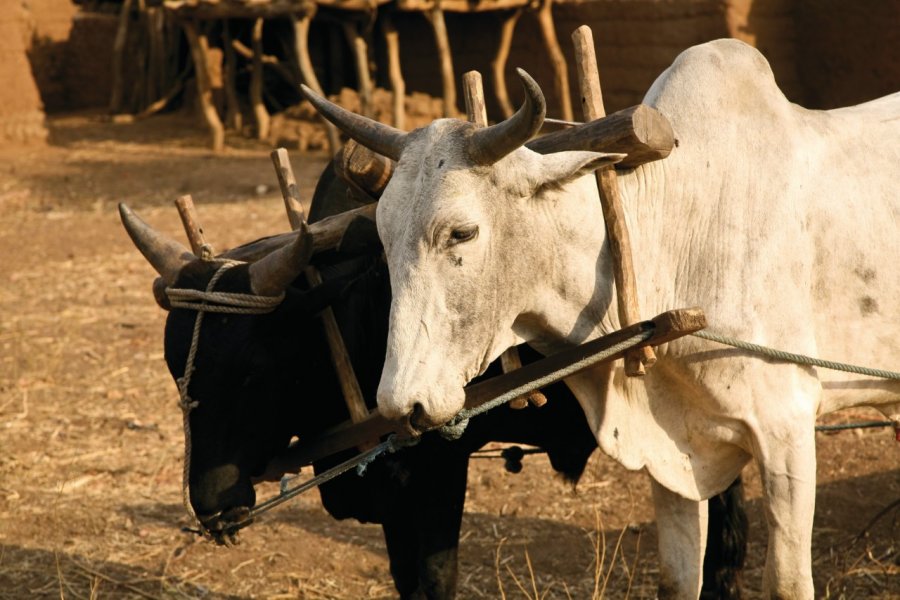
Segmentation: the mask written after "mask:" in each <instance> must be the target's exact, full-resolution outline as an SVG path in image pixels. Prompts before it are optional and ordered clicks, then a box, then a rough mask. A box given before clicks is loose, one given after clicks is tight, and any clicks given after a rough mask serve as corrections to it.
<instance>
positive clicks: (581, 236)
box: [514, 163, 657, 353]
mask: <svg viewBox="0 0 900 600" xmlns="http://www.w3.org/2000/svg"><path fill="white" fill-rule="evenodd" d="M656 168H657V166H656V165H655V164H653V163H651V164H648V165H644V166H642V167H639V168H638V169H635V170H632V171H626V172H624V173H622V174H620V175H619V177H618V185H619V191H620V193H621V196H622V202H623V205H624V209H625V215H626V221H627V222H628V226H629V229H630V232H631V234H632V240H633V241H635V240H645V239H648V235H641V232H639V231H636V229H637V227H636V226H637V225H638V224H640V225H645V223H643V222H641V219H640V216H639V215H637V213H639V212H644V211H643V210H640V209H642V208H646V206H645V205H646V204H648V203H650V202H652V200H651V198H652V197H653V196H654V192H653V190H652V189H649V187H652V186H651V184H650V182H653V181H655V180H656V179H657V177H656V176H654V175H651V173H650V171H652V170H655V169H656ZM552 194H553V195H552V197H551V196H550V194H548V197H546V198H544V200H545V201H546V200H549V201H551V205H552V206H554V210H553V211H542V214H543V215H546V218H545V220H544V221H545V222H544V225H543V226H544V227H545V228H546V230H545V232H544V234H545V235H546V237H545V238H544V239H555V240H557V241H558V244H557V245H556V246H555V247H553V249H552V251H551V252H545V256H546V259H547V262H546V264H544V265H543V267H544V268H543V269H542V272H543V273H545V274H546V280H545V282H544V284H542V285H540V286H539V289H537V290H536V292H535V297H534V298H533V300H532V303H531V304H530V306H529V308H528V310H526V311H525V312H524V313H523V314H522V315H520V317H519V318H518V319H517V320H516V323H515V325H514V329H515V332H516V334H517V335H518V336H519V337H520V338H522V339H524V340H525V341H528V342H530V343H531V344H532V345H534V346H535V347H536V348H538V349H539V350H541V351H542V352H545V353H548V352H555V351H558V350H559V349H561V348H563V347H568V346H572V345H577V344H581V343H584V342H586V341H589V340H591V339H594V338H597V337H600V336H602V335H606V334H608V333H610V332H612V331H615V330H617V329H620V328H621V326H622V325H621V323H622V322H621V320H620V318H619V311H618V303H617V300H616V297H617V296H616V294H617V291H616V286H615V279H614V275H613V267H612V264H613V263H612V255H611V252H610V249H609V244H608V240H607V233H606V224H605V221H604V218H603V210H602V207H601V204H600V199H599V195H598V192H597V186H596V180H595V177H594V175H589V176H586V177H583V178H581V179H579V180H577V181H575V182H573V183H572V184H570V185H568V186H566V187H565V188H564V189H562V190H559V191H555V192H552ZM646 225H647V226H648V229H649V228H652V226H653V225H652V223H646ZM645 233H646V232H645ZM636 234H637V235H636ZM650 237H652V235H651V236H650ZM638 243H640V242H638ZM642 308H644V307H643V305H642ZM651 308H653V307H649V306H648V307H646V309H651Z"/></svg>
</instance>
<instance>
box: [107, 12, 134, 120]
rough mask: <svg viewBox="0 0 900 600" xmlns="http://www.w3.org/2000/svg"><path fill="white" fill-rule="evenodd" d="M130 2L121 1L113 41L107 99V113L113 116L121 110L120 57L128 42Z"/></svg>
mask: <svg viewBox="0 0 900 600" xmlns="http://www.w3.org/2000/svg"><path fill="white" fill-rule="evenodd" d="M131 2H132V0H123V2H122V8H121V9H120V11H119V25H118V27H117V28H116V38H115V40H114V41H113V55H112V93H111V94H110V98H109V112H111V113H113V114H115V113H117V112H119V111H120V110H122V56H123V55H124V54H125V42H126V41H127V40H128V22H129V20H130V19H131Z"/></svg>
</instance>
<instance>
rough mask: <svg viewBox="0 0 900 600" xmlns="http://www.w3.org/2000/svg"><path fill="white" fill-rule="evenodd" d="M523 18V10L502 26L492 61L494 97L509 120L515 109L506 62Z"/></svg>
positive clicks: (515, 13) (510, 15) (516, 12)
mask: <svg viewBox="0 0 900 600" xmlns="http://www.w3.org/2000/svg"><path fill="white" fill-rule="evenodd" d="M521 16H522V9H521V8H517V9H516V10H514V11H512V12H510V13H509V16H507V17H506V18H505V19H503V23H502V24H501V25H500V42H499V43H498V44H497V54H496V55H494V60H492V61H491V73H492V74H493V78H494V95H495V96H497V102H498V103H499V104H500V110H501V112H502V113H503V117H504V118H506V119H508V118H509V117H511V116H512V114H513V112H515V109H514V108H513V105H512V102H510V101H509V91H507V89H506V61H507V60H508V59H509V49H510V47H511V46H512V38H513V32H514V31H515V29H516V23H517V22H518V21H519V17H521Z"/></svg>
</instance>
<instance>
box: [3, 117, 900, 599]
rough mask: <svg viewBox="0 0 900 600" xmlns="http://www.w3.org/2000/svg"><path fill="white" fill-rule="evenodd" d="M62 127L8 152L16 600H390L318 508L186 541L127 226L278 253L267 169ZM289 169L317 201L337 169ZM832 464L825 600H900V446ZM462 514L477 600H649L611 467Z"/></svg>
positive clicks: (247, 145)
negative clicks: (177, 205)
mask: <svg viewBox="0 0 900 600" xmlns="http://www.w3.org/2000/svg"><path fill="white" fill-rule="evenodd" d="M49 127H50V142H49V146H47V147H46V148H24V149H22V148H3V149H0V598H42V597H54V598H55V597H61V598H73V599H74V598H390V597H393V596H394V593H393V587H392V583H391V579H390V575H389V573H388V566H387V558H386V552H385V547H384V542H383V540H382V538H381V532H380V528H379V527H377V526H372V525H359V524H357V523H355V522H337V521H334V520H332V519H331V518H330V517H329V516H328V515H327V514H326V513H325V512H324V510H323V509H322V507H321V505H320V503H319V500H318V497H317V495H316V494H314V493H313V494H310V495H308V496H305V497H303V498H301V499H300V500H298V501H296V502H294V503H293V504H289V505H288V506H286V507H283V508H281V509H279V510H278V511H275V512H274V513H272V514H271V515H270V516H268V517H266V518H265V519H264V520H262V521H261V522H260V523H258V524H256V525H254V526H253V527H251V528H249V529H248V530H246V531H245V532H243V535H242V544H241V545H239V546H237V547H236V548H223V547H216V546H214V545H213V544H212V543H211V542H207V541H204V540H199V539H197V538H195V537H193V536H191V535H190V534H186V533H182V532H181V531H180V528H181V527H182V526H184V525H187V524H188V519H187V516H186V514H185V512H184V509H183V508H182V505H181V497H180V483H181V455H182V432H181V417H180V412H179V410H178V408H177V407H176V390H175V385H174V384H173V382H172V381H171V379H170V377H169V375H168V373H167V371H166V368H165V364H164V362H163V359H162V356H163V355H162V332H163V322H164V319H165V313H164V312H163V311H162V310H160V309H159V308H157V306H156V304H155V303H154V301H153V298H152V295H151V292H150V283H151V281H152V278H153V273H152V270H151V269H150V267H149V266H148V265H147V264H146V263H145V262H144V260H143V259H142V258H141V257H140V255H139V254H138V253H137V251H136V250H135V249H134V248H133V247H132V245H131V243H130V242H129V240H128V239H127V237H126V235H125V234H124V231H123V230H122V228H121V226H120V224H119V221H118V216H117V214H116V211H115V206H116V203H117V202H119V201H126V202H128V203H129V204H130V205H132V206H133V207H135V208H138V209H140V212H141V214H142V215H143V217H144V218H145V219H146V220H148V221H149V222H150V223H152V224H153V225H154V226H156V227H158V228H159V229H161V230H163V231H165V232H167V233H169V234H172V235H178V236H182V233H181V231H180V225H179V222H178V219H177V216H176V213H175V210H174V208H173V207H172V201H173V200H174V199H175V198H176V197H177V196H178V195H181V194H185V193H191V194H193V196H194V199H195V202H196V203H197V206H198V210H199V212H200V217H201V219H202V222H203V224H204V229H205V231H206V233H207V237H208V239H209V240H210V241H211V242H212V243H213V244H215V245H216V247H217V248H218V249H220V250H221V249H224V248H227V247H229V246H232V245H235V244H237V243H239V242H243V241H248V240H250V239H254V238H256V237H259V236H261V235H264V234H269V233H275V232H280V231H284V230H286V229H287V228H288V225H287V221H286V219H285V217H284V213H283V210H282V208H281V202H280V198H279V196H278V194H277V184H276V181H275V177H274V173H273V170H272V167H271V164H270V162H269V159H268V151H269V149H270V148H268V147H266V146H265V145H263V144H261V143H257V142H251V141H247V140H243V139H237V138H229V140H228V143H229V146H230V148H229V150H227V151H226V152H225V153H223V154H221V155H212V154H211V153H210V152H209V151H207V150H206V136H205V133H204V132H203V131H202V130H201V129H198V128H197V127H196V126H195V125H194V123H193V122H192V121H188V120H186V119H185V118H184V117H182V116H177V115H175V116H159V117H155V118H153V119H150V120H148V121H144V122H139V123H135V124H111V123H108V122H105V121H104V120H103V119H102V118H100V117H99V116H92V115H84V114H81V115H71V116H65V117H55V118H52V119H51V120H50V123H49ZM293 158H294V161H293V162H294V168H295V170H296V171H297V174H298V177H299V179H300V184H301V188H302V191H303V193H304V195H305V196H306V197H309V196H310V195H311V191H312V186H313V184H314V182H315V178H316V176H317V173H318V171H319V170H320V169H321V168H322V167H323V165H324V164H325V160H326V156H325V155H324V154H302V155H301V154H299V153H296V152H295V153H294V157H293ZM773 401H777V399H773ZM870 418H877V414H876V413H874V412H869V411H855V412H853V413H844V414H839V415H834V416H832V417H829V418H828V419H827V422H844V421H853V420H859V419H870ZM817 443H818V457H819V467H818V481H819V485H818V503H817V511H816V519H815V531H814V537H813V540H814V548H813V557H814V564H815V577H816V594H817V596H819V597H832V598H863V597H878V598H900V510H898V508H897V506H896V502H897V500H898V499H900V445H898V444H897V443H895V442H894V441H893V436H892V434H891V432H890V431H889V430H884V429H880V430H866V431H855V432H842V433H838V434H832V435H826V434H818V436H817ZM745 474H746V480H747V483H748V493H749V510H750V519H751V545H750V551H749V565H748V570H747V573H746V582H745V590H746V592H747V597H749V598H758V597H760V596H761V569H762V561H763V555H764V550H765V545H766V533H765V526H764V518H763V515H762V511H761V503H760V488H759V478H758V475H757V473H756V471H755V469H753V468H748V469H747V470H746V472H745ZM273 489H274V488H273V487H269V488H267V489H266V490H264V491H263V493H264V494H265V492H271V491H273ZM891 503H894V504H895V505H894V509H893V510H891V511H889V512H887V513H886V514H884V515H883V516H882V517H881V518H880V519H878V520H877V521H875V522H874V523H870V522H871V521H872V520H873V519H874V518H875V517H876V515H878V514H879V512H880V511H882V509H884V508H885V507H887V506H888V505H890V504H891ZM466 511H467V512H466V516H465V519H464V521H463V534H462V544H461V551H460V559H461V565H460V597H461V598H501V597H505V598H510V599H511V598H520V597H529V598H535V597H539V598H567V597H568V598H576V599H578V598H590V597H591V596H592V595H594V596H595V597H601V596H603V595H604V594H605V597H608V598H622V597H626V596H628V595H629V594H630V596H631V597H638V598H646V597H653V595H654V593H655V587H654V586H655V581H656V566H655V565H656V555H655V549H654V546H655V526H654V523H653V514H652V509H651V506H650V502H649V486H648V484H647V481H646V478H645V476H644V475H643V474H641V473H631V472H627V471H625V470H624V469H622V468H621V467H619V466H618V465H617V464H615V463H613V462H612V461H611V460H610V459H608V458H605V457H603V456H600V455H599V453H598V454H595V455H594V457H593V458H592V460H591V463H590V465H589V468H588V471H587V473H586V475H585V477H584V478H583V480H582V481H581V483H580V484H579V485H578V487H577V488H576V489H574V490H573V489H572V488H571V487H570V486H568V485H566V484H565V483H563V482H562V481H561V480H560V479H558V478H556V477H554V476H553V475H552V473H551V469H550V467H549V465H548V463H547V461H546V460H545V459H544V458H542V457H540V456H537V457H528V458H526V460H525V469H524V471H523V472H522V473H521V474H518V475H512V474H509V473H506V472H505V471H504V470H503V468H502V465H501V463H500V462H499V461H495V460H474V461H473V464H472V467H471V470H470V488H469V492H468V499H467V504H466ZM598 559H602V561H600V560H598ZM604 586H605V589H603V588H604ZM629 587H630V591H629ZM595 590H596V591H595Z"/></svg>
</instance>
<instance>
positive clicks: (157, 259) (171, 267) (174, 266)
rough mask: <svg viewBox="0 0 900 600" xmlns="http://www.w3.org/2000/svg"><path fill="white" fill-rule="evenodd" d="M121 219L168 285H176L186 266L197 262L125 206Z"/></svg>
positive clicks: (179, 245) (135, 243) (121, 209)
mask: <svg viewBox="0 0 900 600" xmlns="http://www.w3.org/2000/svg"><path fill="white" fill-rule="evenodd" d="M119 217H120V218H121V219H122V225H124V226H125V231H127V232H128V235H129V237H131V241H132V242H134V245H135V246H137V249H138V250H140V251H141V254H143V255H144V258H146V259H147V262H149V263H150V264H151V265H152V266H153V268H154V269H156V272H157V273H159V275H160V277H162V278H163V280H164V281H165V282H166V284H167V285H172V284H174V283H175V278H176V277H178V273H179V271H181V268H182V267H183V266H184V265H186V264H188V263H189V262H191V261H192V260H196V258H197V257H196V256H194V255H193V254H192V253H191V251H190V250H188V249H187V248H185V247H184V246H182V245H181V244H179V243H178V242H176V241H175V240H173V239H171V238H168V237H166V236H164V235H162V234H161V233H159V232H158V231H156V230H155V229H153V228H152V227H150V226H149V225H147V223H145V222H144V221H143V220H142V219H141V218H140V217H139V216H137V215H136V214H135V213H134V211H133V210H131V209H130V208H128V206H126V205H125V204H119Z"/></svg>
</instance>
